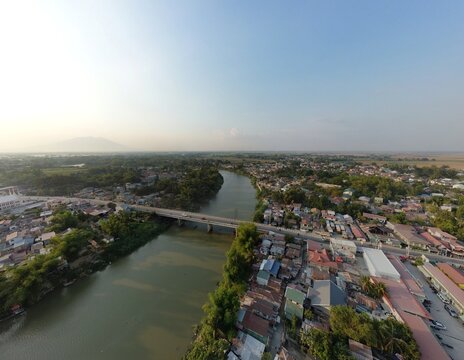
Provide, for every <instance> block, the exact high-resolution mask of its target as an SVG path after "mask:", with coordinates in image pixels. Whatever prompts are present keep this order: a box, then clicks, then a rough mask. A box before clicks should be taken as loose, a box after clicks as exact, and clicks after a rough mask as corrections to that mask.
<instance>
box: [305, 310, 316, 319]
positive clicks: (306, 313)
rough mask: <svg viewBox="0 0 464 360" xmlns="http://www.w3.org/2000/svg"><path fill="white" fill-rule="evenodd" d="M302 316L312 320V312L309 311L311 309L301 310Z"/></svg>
mask: <svg viewBox="0 0 464 360" xmlns="http://www.w3.org/2000/svg"><path fill="white" fill-rule="evenodd" d="M303 316H304V318H305V319H307V320H312V319H313V318H314V313H313V312H312V311H311V309H305V310H304V312H303Z"/></svg>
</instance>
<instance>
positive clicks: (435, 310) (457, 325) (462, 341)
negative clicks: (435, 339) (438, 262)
mask: <svg viewBox="0 0 464 360" xmlns="http://www.w3.org/2000/svg"><path fill="white" fill-rule="evenodd" d="M405 265H406V267H407V268H408V270H409V272H410V273H411V274H412V275H413V276H415V277H416V278H417V279H418V280H419V281H420V282H421V283H422V284H424V286H423V290H424V293H425V296H426V297H427V299H429V300H430V301H431V302H432V306H431V307H430V315H432V318H433V319H434V320H436V321H439V322H441V323H442V324H444V325H445V326H446V327H447V330H446V331H443V330H440V331H436V330H432V332H433V333H434V334H438V335H439V336H441V338H442V340H439V341H440V342H444V343H446V344H449V345H451V346H453V347H454V349H450V348H448V347H443V348H444V349H445V350H446V352H447V353H448V354H449V355H450V356H451V358H452V359H456V360H457V359H462V354H464V334H463V325H462V322H461V320H459V319H455V318H452V317H451V316H450V315H449V314H448V312H447V311H446V310H445V309H444V304H443V302H442V301H441V300H440V299H439V298H438V296H437V295H436V294H434V293H433V291H432V290H431V289H430V287H429V286H428V285H427V280H426V279H425V276H424V275H423V274H422V273H421V272H420V271H419V269H418V268H417V267H416V266H413V265H411V264H410V263H409V262H407V263H405ZM435 336H436V335H435Z"/></svg>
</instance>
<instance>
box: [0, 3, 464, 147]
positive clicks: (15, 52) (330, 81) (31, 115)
mask: <svg viewBox="0 0 464 360" xmlns="http://www.w3.org/2000/svg"><path fill="white" fill-rule="evenodd" d="M463 19H464V2H463V1H460V0H459V1H452V0H447V1H428V0H420V1H415V0H409V1H401V0H397V1H394V0H388V1H387V0H385V1H380V0H379V1H372V0H366V1H362V0H356V1H354V0H353V1H346V0H340V1H335V0H329V1H322V0H321V1H309V0H307V1H303V0H295V1H281V0H280V1H274V0H262V1H258V0H257V1H246V0H243V1H242V0H233V1H232V0H231V1H223V0H191V1H182V0H179V1H134V0H127V1H118V0H111V1H106V0H99V1H94V0H90V1H88V0H80V1H49V0H41V1H22V0H15V1H7V0H4V1H3V0H0V151H3V152H4V151H26V150H27V149H31V148H32V147H37V146H39V147H40V146H41V145H45V144H50V143H54V142H59V141H62V140H66V139H70V138H74V137H81V136H96V137H104V138H107V139H109V140H112V141H115V142H118V143H120V144H123V145H124V146H126V147H128V148H130V149H134V150H154V151H187V150H192V151H198V150H225V151H228V150H236V151H247V150H254V151H256V150H274V151H281V150H282V151H286V150H293V151H361V150H362V151H464V141H463V140H462V139H463V134H464V88H463V87H464V21H463Z"/></svg>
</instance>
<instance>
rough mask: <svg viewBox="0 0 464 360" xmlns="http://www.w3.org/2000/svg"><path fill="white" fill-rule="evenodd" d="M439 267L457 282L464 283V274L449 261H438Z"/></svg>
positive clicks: (458, 283)
mask: <svg viewBox="0 0 464 360" xmlns="http://www.w3.org/2000/svg"><path fill="white" fill-rule="evenodd" d="M437 267H438V268H439V269H440V270H441V271H442V272H443V273H444V274H445V275H446V276H448V277H449V278H450V279H451V280H452V281H453V282H454V283H455V284H457V285H464V275H463V274H462V273H461V272H460V271H459V270H457V269H455V268H454V267H452V266H451V265H450V264H447V263H438V264H437Z"/></svg>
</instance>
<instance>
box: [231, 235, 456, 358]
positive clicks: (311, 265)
mask: <svg viewBox="0 0 464 360" xmlns="http://www.w3.org/2000/svg"><path fill="white" fill-rule="evenodd" d="M360 231H361V230H360ZM431 232H432V233H433V228H432V229H431ZM430 235H431V236H437V234H435V233H433V235H432V234H431V233H430ZM366 238H367V235H366ZM367 241H368V240H367ZM256 259H257V262H256V264H255V265H254V272H253V276H252V278H251V279H250V282H249V287H248V290H247V292H246V294H245V296H244V297H243V298H242V299H241V307H240V311H239V314H238V320H237V324H236V325H237V328H238V330H239V331H238V336H237V338H235V339H234V341H233V344H232V347H231V349H230V351H229V354H228V359H230V360H235V359H260V358H261V356H262V355H263V353H264V352H265V351H271V352H272V353H273V354H276V355H275V358H274V359H276V360H279V359H294V358H296V357H293V356H294V355H295V354H294V352H292V349H291V346H290V347H289V346H288V345H289V343H291V340H290V339H289V334H288V329H289V327H290V326H291V325H290V322H291V321H292V320H293V321H294V320H295V319H296V320H298V324H299V325H298V326H299V328H298V331H309V330H310V329H311V328H317V329H320V330H323V331H330V326H329V317H330V311H331V308H332V307H333V306H336V305H347V306H350V307H352V308H353V309H355V311H356V312H358V313H364V314H367V315H368V316H369V317H371V318H373V319H377V320H382V319H387V318H388V317H395V318H396V319H397V320H398V321H400V322H402V323H405V324H406V325H407V326H408V327H409V328H410V329H411V331H412V333H413V336H414V338H415V339H416V341H417V343H418V346H419V349H420V351H421V353H422V356H423V358H424V359H448V358H449V357H448V355H447V353H446V351H445V350H444V349H443V347H442V346H441V344H440V343H439V342H438V341H437V338H436V337H435V335H434V334H433V333H432V331H431V329H430V326H429V324H430V321H431V320H432V317H431V315H430V313H429V312H428V311H427V310H426V308H425V307H424V305H423V304H424V300H425V299H426V296H425V293H424V291H423V288H422V286H423V284H422V283H421V281H420V280H418V279H417V278H415V277H414V276H413V275H412V274H411V273H410V272H409V271H408V270H407V268H406V267H405V264H404V263H403V259H400V258H398V257H396V256H391V255H388V256H387V255H385V253H384V252H383V251H382V250H380V249H374V248H368V247H361V248H360V247H359V246H357V245H356V244H355V243H354V242H353V241H352V240H349V239H343V238H330V240H329V241H328V242H317V241H312V240H306V241H304V242H302V241H299V240H298V238H296V239H292V240H290V241H289V239H285V237H284V236H282V235H279V234H275V233H273V232H270V233H269V234H266V235H263V236H262V240H261V243H260V245H259V246H258V248H257V249H256ZM420 269H421V271H422V272H423V273H424V275H425V276H426V278H427V279H430V282H431V283H433V284H434V286H435V287H436V288H437V289H438V290H439V291H441V292H442V293H443V294H444V296H447V298H449V299H450V302H451V303H452V304H453V305H454V306H455V307H456V308H457V309H458V311H459V312H460V313H461V314H462V313H463V312H464V303H463V302H464V298H463V294H464V293H463V290H462V289H463V288H464V275H463V274H462V273H461V272H460V271H459V270H458V269H456V268H454V267H452V266H450V265H448V264H437V266H434V265H432V264H431V263H426V264H425V265H424V266H420ZM366 275H367V276H368V277H369V280H370V282H372V283H378V282H382V283H383V284H384V285H385V287H386V289H387V291H386V293H385V294H384V295H383V296H382V297H381V298H378V297H377V298H373V297H371V296H369V295H368V293H366V292H365V289H364V288H363V284H362V277H363V276H366ZM285 322H287V326H283V323H285ZM284 328H285V329H286V330H284ZM349 345H350V351H351V353H352V355H353V356H354V357H355V358H360V359H373V358H374V356H375V351H374V352H373V350H372V349H370V348H369V347H368V346H366V345H364V344H360V343H358V342H356V341H354V340H353V339H350V342H349ZM293 351H294V349H293Z"/></svg>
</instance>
